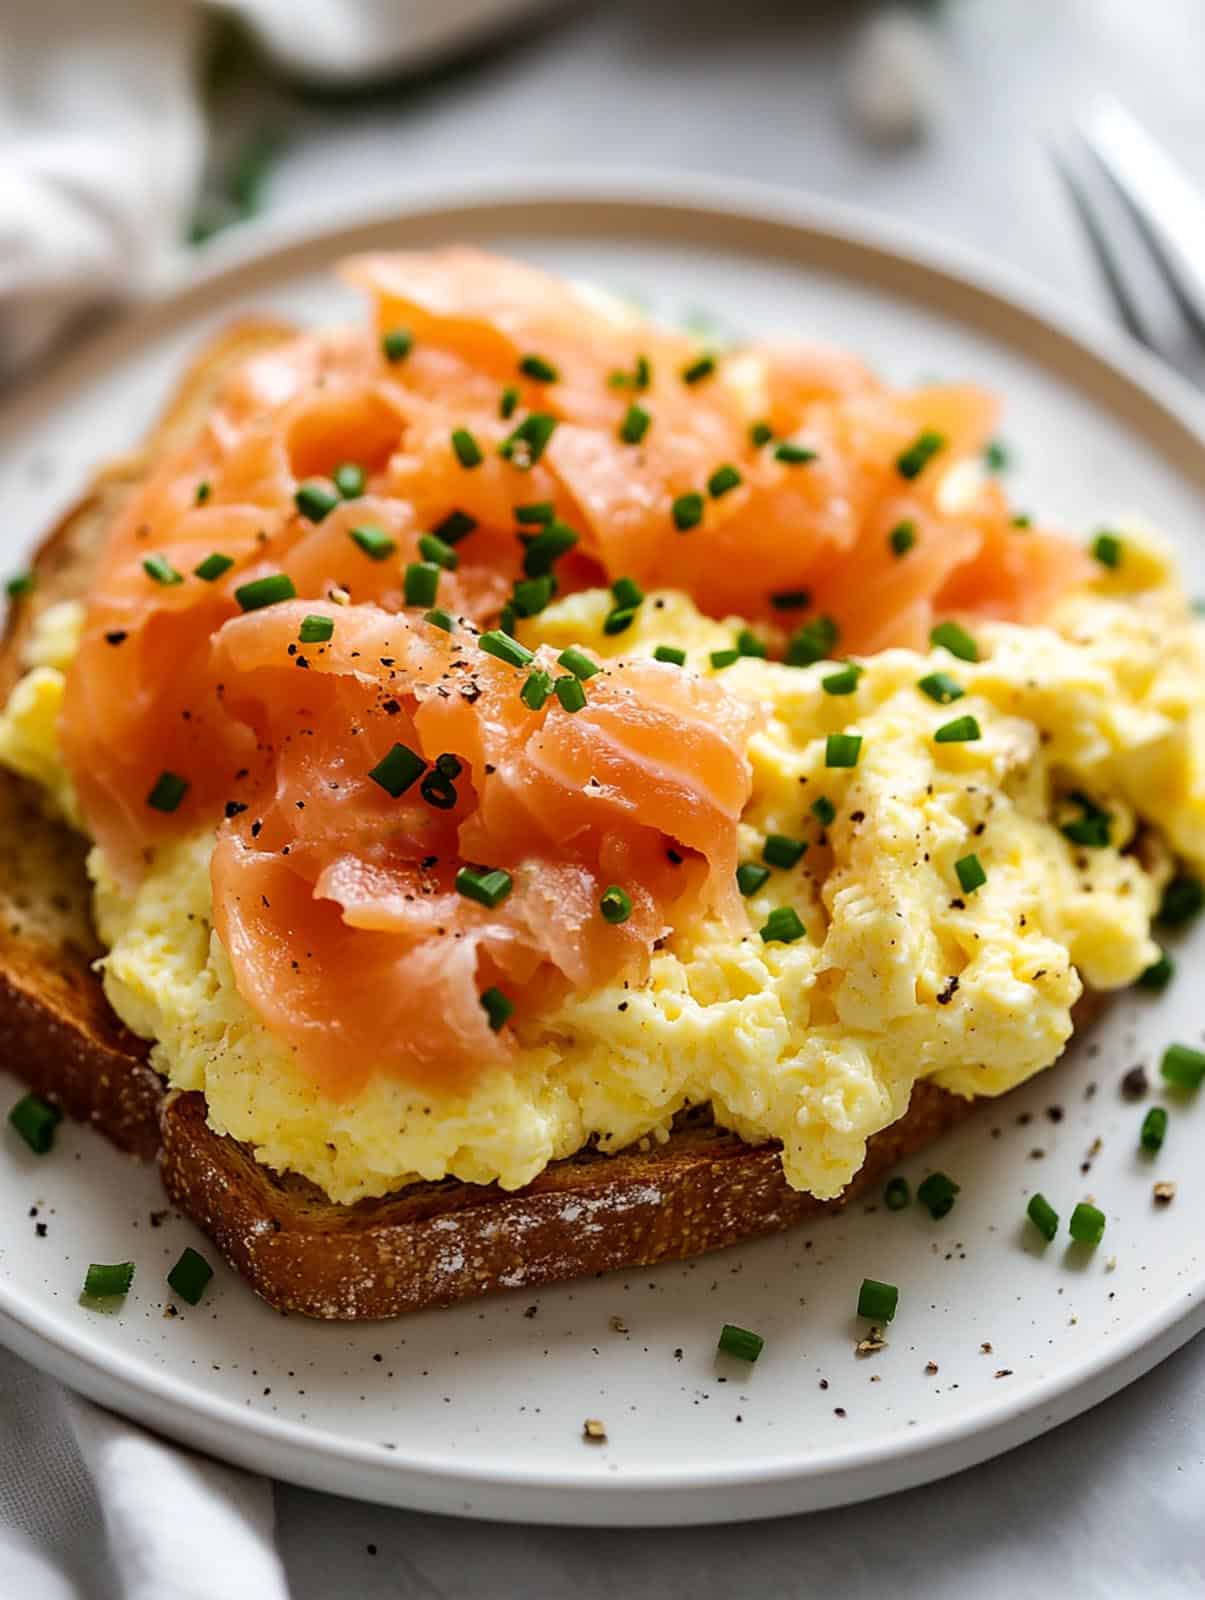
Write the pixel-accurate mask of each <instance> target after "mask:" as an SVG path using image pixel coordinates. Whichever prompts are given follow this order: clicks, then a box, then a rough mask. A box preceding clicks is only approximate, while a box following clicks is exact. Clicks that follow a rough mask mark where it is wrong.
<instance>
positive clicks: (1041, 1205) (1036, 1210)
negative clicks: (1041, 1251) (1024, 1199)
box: [1025, 1194, 1059, 1244]
mask: <svg viewBox="0 0 1205 1600" xmlns="http://www.w3.org/2000/svg"><path fill="white" fill-rule="evenodd" d="M1025 1215H1026V1216H1027V1217H1028V1218H1029V1220H1030V1221H1031V1222H1032V1223H1033V1225H1034V1227H1035V1228H1036V1229H1037V1230H1038V1232H1039V1233H1040V1234H1041V1235H1042V1237H1043V1239H1045V1241H1046V1243H1047V1244H1049V1243H1050V1241H1051V1240H1052V1239H1053V1238H1054V1236H1055V1234H1056V1233H1057V1232H1058V1231H1059V1214H1058V1212H1057V1211H1056V1210H1055V1209H1054V1207H1053V1206H1052V1205H1051V1203H1050V1201H1049V1200H1047V1198H1046V1196H1045V1195H1044V1194H1035V1195H1033V1196H1031V1198H1030V1202H1029V1204H1028V1205H1027V1206H1026V1207H1025Z"/></svg>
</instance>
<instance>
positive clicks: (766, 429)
mask: <svg viewBox="0 0 1205 1600" xmlns="http://www.w3.org/2000/svg"><path fill="white" fill-rule="evenodd" d="M773 437H774V429H773V428H772V427H771V426H770V424H769V423H768V422H752V423H750V424H749V443H750V444H751V445H752V446H753V448H754V449H755V450H760V449H761V447H762V445H764V444H769V442H770V440H771V439H772V438H773Z"/></svg>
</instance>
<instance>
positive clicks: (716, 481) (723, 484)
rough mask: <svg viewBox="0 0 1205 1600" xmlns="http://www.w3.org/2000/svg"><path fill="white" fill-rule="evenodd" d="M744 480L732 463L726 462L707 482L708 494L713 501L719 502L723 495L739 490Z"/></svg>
mask: <svg viewBox="0 0 1205 1600" xmlns="http://www.w3.org/2000/svg"><path fill="white" fill-rule="evenodd" d="M743 481H744V480H743V479H742V477H741V475H740V473H739V472H738V471H737V470H736V468H735V467H734V466H733V465H732V463H731V462H725V463H724V465H723V466H722V467H717V468H716V469H715V471H714V472H713V473H712V474H711V477H710V478H708V480H707V493H708V494H709V495H710V496H711V498H712V499H713V500H719V499H720V498H721V497H722V496H723V495H726V494H729V493H731V491H732V490H733V489H736V488H739V487H740V485H741V483H742V482H743Z"/></svg>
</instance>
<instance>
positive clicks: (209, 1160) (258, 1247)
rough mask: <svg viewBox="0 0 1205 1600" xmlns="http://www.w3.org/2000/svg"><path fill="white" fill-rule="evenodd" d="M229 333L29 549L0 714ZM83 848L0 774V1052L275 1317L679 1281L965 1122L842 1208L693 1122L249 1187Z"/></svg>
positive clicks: (18, 783)
mask: <svg viewBox="0 0 1205 1600" xmlns="http://www.w3.org/2000/svg"><path fill="white" fill-rule="evenodd" d="M291 331H292V330H291V329H290V328H288V327H287V326H286V325H284V324H282V323H278V322H270V321H255V322H244V323H240V324H238V325H236V326H235V327H233V328H231V329H229V330H228V331H227V332H226V333H224V334H222V335H221V336H219V337H218V338H217V339H215V340H214V341H212V342H211V344H210V345H208V346H207V347H206V348H205V349H204V350H202V351H201V352H200V354H199V356H198V357H197V359H196V360H195V361H194V362H193V364H192V365H191V367H190V368H189V369H188V371H187V372H186V373H185V375H184V377H183V378H182V380H181V382H180V384H179V385H178V387H177V389H176V392H175V395H174V396H173V398H172V399H171V401H170V402H169V404H168V407H167V409H166V410H165V412H164V413H163V415H162V417H161V418H160V420H159V422H158V423H157V425H156V427H155V428H154V429H153V430H152V433H151V435H150V437H149V438H148V440H147V441H146V443H145V444H144V445H143V447H142V448H141V449H140V450H139V451H138V452H137V453H136V454H133V455H131V456H130V457H128V458H126V459H123V460H122V461H119V462H116V463H114V464H112V465H111V466H110V467H108V468H106V469H105V470H104V471H103V472H102V473H101V474H99V476H98V477H97V479H96V480H95V482H94V484H93V486H92V489H91V490H90V492H89V493H88V495H87V496H85V498H84V499H83V500H82V501H81V502H80V503H79V504H78V505H77V506H76V507H75V508H74V509H73V510H72V511H70V512H69V513H68V514H67V515H66V516H65V517H64V518H63V519H62V521H61V522H60V523H59V525H58V526H57V527H56V528H55V529H54V531H53V532H52V533H51V535H50V536H49V537H48V538H47V540H46V541H45V542H44V543H43V545H42V547H41V549H40V550H39V552H38V554H37V557H36V558H35V562H34V571H35V573H36V577H37V585H36V589H35V592H34V594H33V596H32V597H31V598H29V599H26V600H24V601H22V602H21V603H20V604H19V605H18V606H17V607H15V608H10V613H9V618H8V623H7V626H6V629H5V633H4V637H3V640H2V641H0V696H4V697H6V696H7V695H8V693H9V692H10V691H11V689H12V687H13V685H14V684H15V682H16V681H17V679H18V677H19V676H20V673H21V671H22V656H23V650H24V645H25V642H26V640H27V638H28V636H29V631H30V629H31V627H32V625H33V622H34V619H35V617H36V616H37V614H38V612H39V611H41V610H42V609H43V608H44V607H45V606H47V605H50V604H53V603H54V602H56V601H59V600H64V599H68V598H73V597H77V596H82V595H83V594H85V593H86V591H87V589H88V586H89V584H90V582H91V577H92V572H93V569H94V565H95V560H96V556H97V553H98V552H99V550H100V548H101V545H102V543H103V539H104V536H105V532H106V530H107V528H108V527H109V525H110V523H111V521H112V518H113V517H114V515H116V513H117V512H118V510H119V509H120V507H121V506H122V505H123V504H124V502H125V500H126V498H127V497H128V495H129V494H130V492H131V491H132V489H133V488H134V487H135V486H136V485H137V484H138V483H139V482H140V481H141V479H142V478H143V477H144V476H145V474H146V472H147V471H148V469H149V468H150V466H151V465H152V464H153V463H154V461H155V459H156V458H157V457H158V455H159V454H160V453H161V452H162V451H163V450H165V449H168V448H170V447H172V446H173V445H175V444H177V443H179V442H182V441H183V440H185V439H186V438H187V437H188V435H189V434H190V433H191V432H192V431H193V430H195V429H196V428H197V427H198V426H200V424H201V422H202V420H203V418H204V415H205V412H206V410H207V408H208V406H209V404H210V401H211V399H212V396H213V393H214V390H215V388H216V386H217V384H218V383H219V382H220V380H221V378H222V377H223V375H224V374H225V372H226V371H228V370H229V368H230V367H231V366H232V365H233V364H235V363H236V362H238V361H240V360H242V359H245V358H246V357H248V356H250V355H252V354H254V353H255V352H256V351H258V350H262V349H265V348H268V347H270V346H271V345H272V344H274V343H277V342H279V341H280V340H281V339H282V338H284V337H287V336H288V334H289V333H290V332H291ZM85 855H86V845H85V842H84V841H83V840H81V839H80V838H79V837H78V836H76V835H74V834H72V833H71V832H70V831H69V830H68V829H66V828H63V827H61V826H60V825H58V824H56V823H54V822H52V821H50V820H49V819H48V818H47V816H46V815H45V812H44V811H43V810H42V808H41V806H40V802H39V798H38V796H37V793H36V791H35V790H34V789H33V787H32V786H31V785H28V784H26V783H24V782H23V780H21V779H20V778H18V777H16V776H15V775H13V774H12V773H9V772H7V771H3V770H0V1049H2V1050H3V1052H4V1056H3V1059H4V1062H5V1064H6V1066H9V1067H10V1068H12V1069H13V1070H14V1071H16V1072H17V1073H19V1074H20V1075H21V1076H22V1077H23V1078H24V1079H25V1080H26V1082H28V1083H29V1084H30V1086H31V1087H32V1088H33V1089H34V1090H36V1092H37V1093H39V1094H41V1095H43V1096H44V1097H45V1098H47V1099H49V1100H51V1101H53V1102H55V1103H56V1104H58V1105H61V1106H62V1108H63V1110H64V1111H65V1112H67V1114H68V1115H70V1116H72V1117H75V1118H78V1119H80V1120H84V1121H89V1122H91V1123H92V1124H93V1125H94V1126H95V1127H96V1128H98V1129H99V1131H100V1132H102V1133H104V1134H105V1135H106V1136H107V1137H108V1138H109V1139H110V1140H111V1141H112V1142H113V1143H114V1144H116V1145H118V1146H119V1147H120V1148H121V1149H123V1150H128V1151H131V1152H133V1153H134V1154H136V1155H138V1156H141V1157H143V1158H150V1157H152V1156H153V1155H154V1154H155V1153H156V1151H157V1150H158V1151H159V1157H160V1165H161V1171H162V1176H163V1180H164V1184H165V1186H166V1188H167V1192H168V1194H169V1195H170V1196H171V1198H172V1200H173V1201H174V1202H175V1203H176V1204H177V1205H178V1206H179V1207H180V1208H181V1209H182V1210H183V1211H185V1212H186V1213H187V1214H188V1215H189V1216H190V1217H192V1218H193V1219H194V1220H195V1221H196V1222H197V1223H198V1224H199V1225H200V1226H201V1227H202V1228H203V1229H205V1231H206V1232H207V1233H208V1234H209V1235H210V1236H211V1237H212V1238H213V1240H214V1241H215V1243H216V1244H217V1246H218V1248H219V1249H220V1250H221V1251H222V1253H223V1255H225V1256H226V1258H227V1259H228V1260H229V1261H230V1262H231V1263H232V1265H233V1266H234V1267H235V1268H236V1269H237V1270H238V1271H239V1272H241V1273H242V1275H243V1276H244V1277H245V1278H246V1279H247V1281H248V1282H249V1283H250V1284H251V1286H252V1288H254V1289H255V1291H256V1293H258V1294H260V1295H261V1296H262V1297H263V1298H264V1299H265V1300H267V1301H268V1302H269V1303H270V1304H271V1305H273V1306H276V1307H278V1308H280V1309H281V1310H285V1311H295V1312H301V1313H303V1314H305V1315H307V1316H313V1317H324V1318H337V1319H345V1320H354V1319H360V1318H374V1317H389V1316H395V1315H398V1314H399V1313H401V1312H405V1311H415V1310H419V1309H421V1308H423V1307H425V1306H437V1305H448V1304H451V1303H452V1302H454V1301H457V1300H462V1299H465V1298H467V1297H469V1296H474V1295H480V1294H485V1293H487V1292H490V1291H492V1290H496V1289H501V1288H516V1287H523V1288H527V1289H531V1288H534V1287H536V1286H538V1285H540V1284H545V1283H551V1282H555V1281H558V1280H561V1279H566V1278H573V1277H580V1276H583V1275H588V1274H595V1273H600V1272H604V1271H608V1270H614V1269H617V1268H622V1267H632V1266H644V1265H651V1264H652V1263H654V1262H658V1261H666V1260H677V1259H682V1258H684V1257H688V1256H692V1255H698V1254H701V1253H702V1252H705V1251H708V1250H715V1249H719V1248H721V1247H722V1246H725V1245H729V1244H733V1243H736V1242H737V1241H738V1240H740V1239H744V1238H750V1237H753V1236H755V1235H758V1234H763V1233H770V1232H774V1231H776V1230H778V1229H782V1228H787V1227H790V1226H792V1225H793V1224H795V1223H797V1222H800V1221H803V1220H806V1219H808V1218H812V1217H818V1216H821V1215H824V1214H825V1213H827V1212H830V1211H834V1210H839V1209H840V1208H841V1207H842V1206H844V1205H845V1204H847V1203H848V1202H849V1201H850V1200H851V1199H853V1198H854V1197H855V1196H856V1195H858V1194H860V1193H862V1192H863V1191H864V1190H866V1189H867V1188H868V1187H870V1186H871V1185H873V1184H875V1183H877V1182H878V1181H879V1180H880V1179H881V1178H882V1176H883V1175H884V1174H885V1173H886V1172H888V1171H889V1170H890V1169H891V1168H892V1167H894V1166H895V1165H896V1164H897V1163H898V1162H899V1161H901V1160H902V1159H903V1158H904V1157H905V1156H907V1155H910V1154H912V1153H914V1152H915V1151H917V1150H919V1149H921V1148H922V1147H924V1146H925V1145H927V1144H929V1143H930V1142H931V1141H932V1140H934V1139H935V1138H937V1137H939V1136H940V1135H941V1134H942V1133H944V1132H945V1131H946V1130H947V1129H948V1128H950V1127H951V1126H953V1125H954V1124H955V1123H956V1122H959V1121H961V1120H962V1119H963V1118H964V1117H965V1116H966V1115H967V1114H968V1113H969V1112H970V1111H971V1109H972V1108H973V1106H974V1104H975V1102H973V1101H969V1100H965V1099H962V1098H961V1097H959V1096H955V1095H950V1094H947V1093H944V1092H943V1091H942V1090H940V1089H937V1088H935V1087H934V1086H933V1085H931V1084H927V1083H919V1084H917V1085H916V1087H915V1089H914V1090H913V1095H912V1103H911V1105H910V1107H909V1110H908V1112H907V1113H906V1115H905V1116H904V1117H902V1118H901V1119H900V1120H899V1121H898V1122H896V1123H894V1124H893V1125H892V1126H891V1127H890V1128H887V1129H885V1130H884V1131H883V1132H882V1133H880V1134H878V1135H877V1136H876V1137H875V1138H874V1139H872V1140H871V1141H870V1145H869V1149H868V1153H867V1158H866V1161H865V1164H864V1165H863V1167H862V1169H861V1171H860V1172H859V1173H858V1175H857V1177H856V1179H855V1180H854V1181H853V1182H852V1183H851V1184H850V1185H849V1186H848V1188H847V1189H846V1190H845V1192H844V1194H843V1195H842V1196H841V1197H840V1199H839V1200H836V1201H827V1202H825V1201H819V1200H816V1199H815V1198H814V1197H813V1196H811V1195H806V1194H800V1193H798V1192H797V1191H795V1190H793V1189H791V1188H790V1187H789V1186H788V1185H787V1183H786V1181H785V1179H784V1178H783V1174H782V1165H781V1161H780V1158H779V1153H778V1149H777V1147H776V1146H774V1145H765V1146H761V1147H756V1148H755V1147H753V1146H750V1145H747V1144H745V1143H744V1142H743V1141H742V1140H740V1139H739V1138H737V1137H736V1135H734V1134H730V1133H726V1132H724V1131H722V1130H721V1129H718V1128H716V1127H715V1126H714V1124H712V1123H711V1122H710V1121H709V1120H708V1119H707V1118H706V1116H705V1114H703V1113H699V1112H695V1113H691V1114H689V1115H687V1116H685V1117H683V1118H680V1119H679V1121H678V1123H677V1124H676V1125H675V1128H674V1131H673V1132H672V1134H671V1135H670V1138H669V1139H668V1141H667V1142H666V1143H664V1144H661V1145H657V1144H653V1145H652V1146H651V1147H650V1148H648V1149H647V1150H640V1149H632V1150H628V1151H624V1152H621V1153H620V1154H618V1155H614V1156H601V1155H598V1154H596V1153H594V1152H592V1151H587V1152H583V1153H582V1154H580V1155H579V1156H576V1157H573V1158H570V1159H569V1160H566V1161H559V1162H555V1163H554V1164H553V1165H552V1166H550V1167H549V1168H548V1169H547V1170H546V1171H545V1172H543V1173H542V1174H541V1175H540V1177H538V1178H537V1179H536V1180H535V1181H534V1182H533V1183H531V1184H529V1185H528V1186H527V1187H526V1188H524V1189H522V1190H519V1191H518V1192H516V1193H513V1194H507V1193H505V1192H504V1191H502V1190H500V1189H499V1188H497V1187H496V1186H488V1187H481V1186H475V1185H470V1184H463V1183H459V1182H457V1181H455V1180H452V1179H448V1180H446V1181H445V1182H443V1183H420V1184H413V1185H411V1186H409V1187H408V1188H406V1189H404V1190H401V1191H399V1192H398V1193H396V1194H393V1195H389V1196H386V1197H384V1198H383V1199H379V1200H369V1201H362V1202H360V1203H359V1204H357V1205H354V1206H340V1205H335V1204H333V1203H332V1202H330V1201H329V1200H327V1199H326V1198H325V1196H323V1195H322V1194H321V1193H320V1192H319V1191H318V1190H317V1189H315V1188H314V1187H313V1186H312V1185H311V1184H308V1183H306V1182H305V1181H304V1180H302V1179H299V1178H296V1177H291V1176H285V1177H280V1176H278V1175H276V1174H274V1173H272V1172H270V1171H269V1170H268V1169H266V1168H264V1167H262V1166H260V1165H259V1164H258V1163H257V1162H256V1161H255V1160H254V1158H253V1156H252V1155H251V1154H250V1152H248V1151H247V1150H246V1149H244V1148H243V1147H242V1146H240V1145H238V1144H237V1143H235V1142H234V1141H233V1140H231V1139H229V1138H225V1137H221V1136H219V1135H217V1134H215V1133H214V1132H213V1131H212V1130H211V1129H210V1128H209V1126H208V1125H207V1122H206V1117H205V1103H204V1100H203V1098H202V1097H201V1096H200V1095H199V1094H166V1095H165V1093H164V1085H163V1083H162V1080H161V1079H160V1078H159V1076H158V1075H157V1074H156V1073H155V1072H153V1071H152V1070H151V1068H150V1067H149V1066H148V1065H147V1059H146V1058H147V1050H148V1047H147V1045H146V1043H145V1042H144V1041H142V1040H140V1039H137V1038H135V1037H134V1036H133V1035H132V1034H131V1033H130V1032H129V1031H128V1030H127V1029H126V1028H124V1027H123V1026H122V1024H121V1023H120V1022H119V1021H118V1019H117V1017H116V1016H115V1015H114V1013H113V1012H112V1010H111V1009H110V1007H109V1005H108V1003H107V1001H106V1000H105V997H104V992H103V989H102V987H101V984H100V980H99V978H98V977H97V975H96V973H95V971H94V970H93V966H92V963H93V961H94V960H95V958H96V956H97V955H98V954H99V953H100V951H99V947H98V945H97V942H96V937H95V934H94V932H93V930H92V926H91V920H90V913H89V890H88V881H87V875H86V872H85V870H84V858H85Z"/></svg>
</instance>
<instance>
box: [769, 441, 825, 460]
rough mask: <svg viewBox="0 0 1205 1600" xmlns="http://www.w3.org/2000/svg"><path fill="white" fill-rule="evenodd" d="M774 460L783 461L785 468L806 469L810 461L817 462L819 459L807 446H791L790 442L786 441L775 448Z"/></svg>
mask: <svg viewBox="0 0 1205 1600" xmlns="http://www.w3.org/2000/svg"><path fill="white" fill-rule="evenodd" d="M774 459H775V461H781V462H782V464H783V466H784V467H806V466H807V464H808V462H809V461H816V460H817V459H818V457H817V455H816V452H815V451H814V450H809V449H808V448H807V446H806V445H802V444H791V443H790V441H789V440H784V441H783V443H782V444H779V445H775V446H774Z"/></svg>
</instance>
